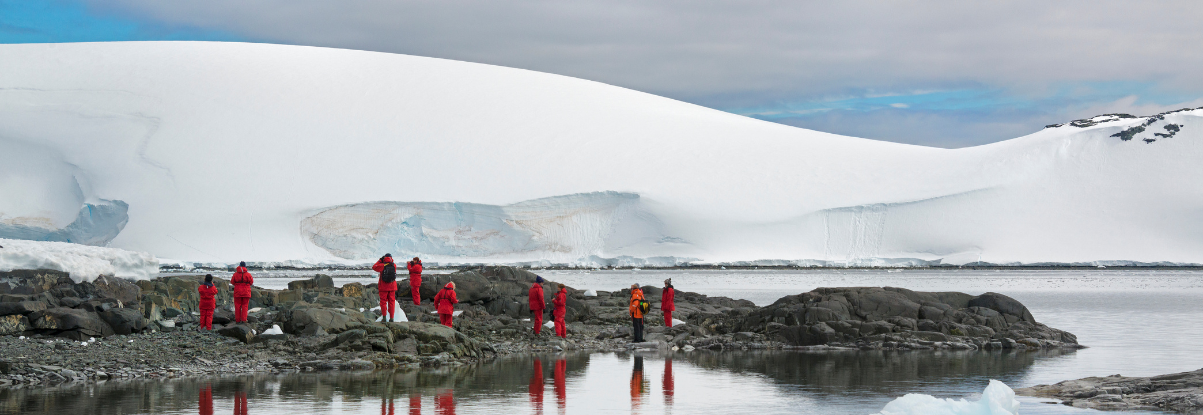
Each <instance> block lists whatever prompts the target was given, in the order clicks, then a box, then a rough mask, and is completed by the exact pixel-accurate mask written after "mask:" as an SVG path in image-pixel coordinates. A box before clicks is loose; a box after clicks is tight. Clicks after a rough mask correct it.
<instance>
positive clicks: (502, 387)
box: [0, 351, 1085, 415]
mask: <svg viewBox="0 0 1203 415" xmlns="http://www.w3.org/2000/svg"><path fill="white" fill-rule="evenodd" d="M1066 353H1068V354H1066ZM1066 353H1062V352H1056V351H1046V352H1032V353H1002V352H937V353H931V352H842V353H802V352H781V351H777V352H737V353H732V352H727V353H710V352H692V353H672V354H626V353H617V354H614V353H595V354H587V353H575V354H554V355H535V356H522V357H512V358H505V359H500V360H498V361H494V362H489V363H484V364H480V365H473V366H467V367H459V368H439V369H426V370H420V371H377V372H361V373H320V374H319V373H298V374H291V375H281V376H273V375H252V376H236V377H222V378H211V379H193V380H179V381H169V382H162V381H131V382H107V383H101V384H94V385H78V386H67V387H58V388H42V389H10V390H3V391H0V413H5V414H10V413H11V414H17V413H20V414H60V413H89V414H114V415H116V414H139V413H167V414H201V415H206V414H216V413H226V414H228V413H234V414H257V415H265V414H267V415H272V414H287V415H299V414H328V413H355V414H376V413H380V414H382V415H385V414H388V415H393V414H396V413H397V411H398V410H400V411H402V413H405V412H404V411H408V413H409V414H412V415H419V414H423V413H425V414H483V413H532V414H544V413H547V414H551V413H555V414H566V413H624V414H625V413H638V414H653V413H674V412H678V413H689V414H695V413H698V414H708V413H713V414H719V413H722V414H728V413H756V414H796V413H810V414H871V413H874V412H877V411H878V410H880V409H881V407H882V406H884V405H885V403H886V402H889V401H890V400H891V399H893V398H896V397H898V396H901V395H903V394H906V393H912V392H919V393H927V394H932V395H936V396H940V397H965V396H971V395H972V394H974V393H976V392H980V391H981V389H982V388H983V387H984V386H985V385H986V383H987V380H988V379H999V380H1002V381H1004V382H1008V383H1012V382H1018V381H1019V380H1020V379H1022V378H1023V376H1024V375H1025V372H1026V371H1028V370H1029V369H1030V368H1031V367H1032V366H1033V365H1037V364H1040V362H1042V361H1046V360H1056V359H1061V358H1065V357H1067V356H1069V355H1072V352H1066ZM628 380H629V382H628ZM657 380H658V381H659V382H658V385H657V386H658V387H655V386H654V385H653V382H656V381H657ZM624 383H625V385H624ZM624 386H627V387H624ZM549 388H550V389H551V396H546V391H547V389H549ZM198 397H199V402H198V400H197V399H198ZM398 406H400V408H398ZM1021 413H1024V414H1066V413H1085V412H1084V411H1080V410H1074V409H1071V408H1065V407H1062V406H1060V405H1048V404H1042V403H1038V402H1036V401H1034V400H1027V401H1025V402H1024V406H1023V409H1022V412H1021Z"/></svg>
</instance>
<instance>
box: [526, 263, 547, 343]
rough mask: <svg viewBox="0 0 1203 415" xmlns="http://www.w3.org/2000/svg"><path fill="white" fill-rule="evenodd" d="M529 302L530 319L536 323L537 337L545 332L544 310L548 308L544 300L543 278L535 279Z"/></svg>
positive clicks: (537, 277)
mask: <svg viewBox="0 0 1203 415" xmlns="http://www.w3.org/2000/svg"><path fill="white" fill-rule="evenodd" d="M527 300H528V301H527V302H528V303H530V319H531V321H533V322H535V335H538V334H539V332H541V331H543V310H544V309H545V308H547V304H546V303H545V302H544V299H543V277H539V276H536V277H535V283H534V284H531V286H530V294H529V297H528V298H527Z"/></svg>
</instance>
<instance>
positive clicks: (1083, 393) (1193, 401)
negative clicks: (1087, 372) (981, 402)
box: [1015, 369, 1203, 414]
mask: <svg viewBox="0 0 1203 415" xmlns="http://www.w3.org/2000/svg"><path fill="white" fill-rule="evenodd" d="M1015 393H1016V394H1018V395H1024V396H1036V397H1042V398H1054V399H1060V400H1061V402H1062V403H1064V404H1065V405H1069V406H1073V407H1076V408H1089V409H1097V410H1102V411H1138V410H1167V411H1175V412H1179V413H1184V414H1195V413H1200V412H1203V369H1200V370H1196V371H1194V372H1183V373H1174V374H1170V375H1161V376H1153V377H1147V378H1142V377H1125V376H1120V375H1112V376H1107V377H1090V378H1084V379H1078V380H1067V381H1064V382H1059V383H1057V384H1055V385H1037V386H1033V387H1030V388H1022V389H1016V390H1015Z"/></svg>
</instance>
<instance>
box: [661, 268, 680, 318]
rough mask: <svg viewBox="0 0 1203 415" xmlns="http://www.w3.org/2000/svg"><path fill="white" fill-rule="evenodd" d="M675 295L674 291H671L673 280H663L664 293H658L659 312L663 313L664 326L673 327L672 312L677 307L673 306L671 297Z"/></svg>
mask: <svg viewBox="0 0 1203 415" xmlns="http://www.w3.org/2000/svg"><path fill="white" fill-rule="evenodd" d="M675 295H676V290H674V289H673V279H672V278H669V279H667V280H664V291H661V292H660V311H663V312H664V326H665V327H672V326H673V311H674V310H676V309H677V306H676V305H675V304H673V297H674V296H675Z"/></svg>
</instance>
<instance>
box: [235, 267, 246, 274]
mask: <svg viewBox="0 0 1203 415" xmlns="http://www.w3.org/2000/svg"><path fill="white" fill-rule="evenodd" d="M234 272H236V273H238V272H242V273H245V272H247V271H246V267H238V268H234Z"/></svg>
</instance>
